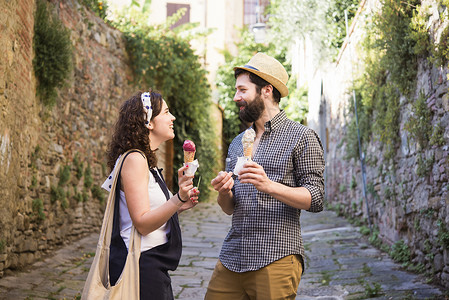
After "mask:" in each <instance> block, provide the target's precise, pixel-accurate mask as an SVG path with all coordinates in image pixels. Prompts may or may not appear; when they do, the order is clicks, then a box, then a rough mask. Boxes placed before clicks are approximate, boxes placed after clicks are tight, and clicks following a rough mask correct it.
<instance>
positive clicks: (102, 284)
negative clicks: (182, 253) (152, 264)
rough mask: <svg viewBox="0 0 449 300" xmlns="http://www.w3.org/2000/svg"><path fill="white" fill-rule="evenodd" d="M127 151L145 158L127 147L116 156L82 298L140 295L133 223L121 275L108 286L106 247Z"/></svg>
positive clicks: (132, 297)
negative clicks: (126, 149) (120, 154)
mask: <svg viewBox="0 0 449 300" xmlns="http://www.w3.org/2000/svg"><path fill="white" fill-rule="evenodd" d="M129 152H139V153H141V154H142V155H143V156H144V157H145V155H144V153H143V152H142V151H140V150H129V151H127V152H125V153H124V154H123V155H122V156H121V157H120V160H119V161H118V163H117V165H116V167H115V172H114V177H113V183H112V186H111V191H110V193H109V197H108V202H107V204H106V210H105V214H104V218H103V224H102V226H101V232H100V238H99V239H98V244H97V250H96V252H95V257H94V261H93V262H92V265H91V267H90V271H89V275H88V276H87V279H86V282H85V284H84V289H83V294H82V296H81V299H82V300H102V299H104V300H106V299H114V300H118V299H126V300H139V298H140V296H139V294H140V287H139V258H140V238H141V236H140V234H139V233H138V232H137V230H136V229H135V227H134V225H133V226H132V229H131V236H130V240H129V247H128V255H127V257H126V263H125V266H124V268H123V271H122V274H121V275H120V278H119V279H118V281H117V283H116V285H114V286H111V283H110V280H109V250H110V244H111V234H112V225H113V219H114V204H115V201H116V186H117V179H118V177H119V174H120V170H121V168H122V164H123V161H124V159H125V157H126V156H127V154H128V153H129Z"/></svg>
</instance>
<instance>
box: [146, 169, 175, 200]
mask: <svg viewBox="0 0 449 300" xmlns="http://www.w3.org/2000/svg"><path fill="white" fill-rule="evenodd" d="M150 172H151V174H153V177H154V179H155V180H156V182H157V184H159V186H160V187H161V190H162V191H163V192H164V195H165V198H167V201H168V199H170V193H169V192H168V188H167V184H166V183H165V180H164V177H163V176H162V173H161V171H160V170H159V169H158V170H157V171H156V170H154V169H150ZM159 174H160V175H161V176H159Z"/></svg>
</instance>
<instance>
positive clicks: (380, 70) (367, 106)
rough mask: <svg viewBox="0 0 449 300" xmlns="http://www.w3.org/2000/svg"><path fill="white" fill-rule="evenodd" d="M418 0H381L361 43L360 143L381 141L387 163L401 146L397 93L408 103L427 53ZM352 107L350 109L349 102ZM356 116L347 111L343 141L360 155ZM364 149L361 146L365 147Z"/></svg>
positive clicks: (351, 155) (352, 152)
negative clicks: (363, 67) (422, 58)
mask: <svg viewBox="0 0 449 300" xmlns="http://www.w3.org/2000/svg"><path fill="white" fill-rule="evenodd" d="M417 4H419V1H416V0H413V1H407V2H404V1H400V0H383V1H382V10H381V12H380V13H378V14H374V16H373V20H372V22H371V25H369V26H368V27H367V31H366V32H367V34H366V37H365V40H364V42H363V46H362V48H363V50H364V53H365V72H364V74H363V75H362V76H361V77H360V78H359V79H358V80H357V83H356V85H355V89H356V92H357V93H356V94H357V95H358V96H359V98H360V99H359V100H358V105H357V110H358V114H359V124H360V127H359V128H360V131H361V136H362V142H363V145H364V147H366V143H365V142H366V141H369V140H370V138H371V137H372V136H374V137H375V138H377V139H378V140H380V141H381V142H382V143H381V144H382V145H383V153H384V158H385V160H386V161H390V160H392V159H393V158H394V157H395V155H396V152H397V149H398V147H399V144H400V137H399V124H400V123H399V122H400V117H399V116H400V108H401V105H402V104H401V101H400V100H401V97H403V99H405V100H406V101H411V100H412V98H413V92H414V89H415V86H416V75H417V70H418V58H419V57H421V56H424V55H425V54H426V53H427V51H428V46H427V45H428V39H429V37H428V33H427V32H424V30H423V25H422V24H423V22H422V20H421V19H419V18H418V14H417V10H416V9H417V7H418V6H417ZM350 111H351V112H353V111H354V107H353V106H350ZM353 118H355V116H354V115H353V114H351V115H350V118H349V122H348V129H347V137H346V141H347V142H348V147H347V148H348V152H347V157H348V158H355V157H358V144H357V136H356V132H357V129H356V127H355V126H356V124H355V121H354V120H353ZM364 150H365V149H364Z"/></svg>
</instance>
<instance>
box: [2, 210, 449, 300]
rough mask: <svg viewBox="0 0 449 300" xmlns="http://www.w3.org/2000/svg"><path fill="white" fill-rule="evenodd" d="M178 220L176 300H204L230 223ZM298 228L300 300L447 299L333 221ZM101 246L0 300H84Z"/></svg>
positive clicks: (14, 280)
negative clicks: (302, 261) (180, 244)
mask: <svg viewBox="0 0 449 300" xmlns="http://www.w3.org/2000/svg"><path fill="white" fill-rule="evenodd" d="M180 220H181V227H182V231H183V241H184V248H183V256H182V259H181V263H180V266H179V268H178V270H176V271H175V272H173V274H172V279H173V289H174V293H175V298H177V299H195V300H201V299H203V297H204V294H205V291H206V288H207V284H208V281H209V278H210V276H211V274H212V271H213V268H214V266H215V263H216V261H217V257H218V253H219V250H220V247H221V244H222V241H223V239H224V237H225V236H226V233H227V231H228V229H229V226H230V223H231V217H230V216H226V215H225V214H224V213H222V212H221V210H220V208H219V207H218V205H216V204H212V203H201V204H199V205H198V206H197V207H196V209H194V210H190V211H187V212H184V213H182V214H181V216H180ZM301 224H302V231H303V238H304V241H305V248H306V254H307V262H306V272H305V274H304V275H303V278H302V280H301V284H300V286H299V294H298V297H297V298H296V299H303V300H306V299H327V300H331V299H368V298H375V299H445V296H444V295H443V290H442V289H439V288H438V287H436V286H432V285H429V284H426V283H425V281H426V278H425V277H423V276H421V275H415V274H411V273H408V272H406V271H403V270H402V269H401V266H400V265H398V264H395V263H394V262H393V261H392V260H391V259H390V258H388V256H386V255H385V254H383V253H381V252H380V251H379V250H377V249H375V248H373V247H372V246H371V245H370V244H369V243H368V242H367V241H366V239H365V238H363V237H362V236H361V234H360V233H359V232H358V228H356V227H353V226H352V225H350V224H349V223H348V222H347V221H346V220H345V219H343V218H340V217H337V216H336V215H335V213H333V212H331V211H325V212H321V213H318V214H312V213H307V212H303V213H302V216H301ZM97 239H98V234H92V235H90V236H87V237H86V238H84V239H82V240H80V241H78V242H76V243H74V244H72V245H69V246H66V247H64V248H62V249H60V250H58V251H57V252H55V253H54V254H53V255H52V256H50V257H48V258H46V259H45V260H43V261H41V262H38V263H36V264H34V265H33V266H32V267H31V268H30V269H29V270H27V271H26V272H21V273H15V274H11V275H8V276H6V277H4V278H2V279H0V299H11V300H18V299H34V300H37V299H79V298H80V294H81V290H82V288H83V284H84V280H85V279H86V277H87V273H88V271H89V267H90V264H91V263H92V260H93V257H92V255H93V254H94V253H95V248H96V243H97ZM446 299H447V298H446Z"/></svg>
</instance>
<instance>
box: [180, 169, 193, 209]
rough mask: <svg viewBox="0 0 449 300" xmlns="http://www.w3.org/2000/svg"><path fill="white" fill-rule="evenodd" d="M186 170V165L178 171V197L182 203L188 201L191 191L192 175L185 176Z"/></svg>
mask: <svg viewBox="0 0 449 300" xmlns="http://www.w3.org/2000/svg"><path fill="white" fill-rule="evenodd" d="M187 169H188V166H187V164H186V165H185V166H183V167H181V168H179V169H178V186H179V191H178V194H179V197H181V199H182V200H183V201H187V200H189V199H190V194H189V192H190V190H191V189H193V177H194V176H193V175H186V174H185V171H186V170H187Z"/></svg>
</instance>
